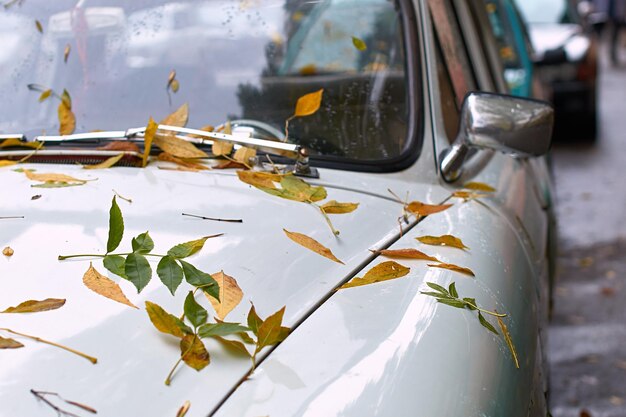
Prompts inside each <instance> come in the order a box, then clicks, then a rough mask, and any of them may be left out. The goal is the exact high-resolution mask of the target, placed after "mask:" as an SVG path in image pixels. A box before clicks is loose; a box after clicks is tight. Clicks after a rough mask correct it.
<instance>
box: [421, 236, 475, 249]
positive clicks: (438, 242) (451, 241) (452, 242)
mask: <svg viewBox="0 0 626 417" xmlns="http://www.w3.org/2000/svg"><path fill="white" fill-rule="evenodd" d="M416 239H417V240H419V241H420V242H422V243H424V244H425V245H433V246H450V247H453V248H458V249H463V250H465V249H469V248H468V247H467V246H465V244H464V243H463V241H462V240H461V239H459V238H458V237H455V236H452V235H442V236H421V237H417V238H416Z"/></svg>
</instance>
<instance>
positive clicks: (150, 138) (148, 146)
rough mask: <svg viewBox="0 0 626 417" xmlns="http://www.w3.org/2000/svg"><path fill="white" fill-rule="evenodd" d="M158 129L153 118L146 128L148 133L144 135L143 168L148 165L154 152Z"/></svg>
mask: <svg viewBox="0 0 626 417" xmlns="http://www.w3.org/2000/svg"><path fill="white" fill-rule="evenodd" d="M158 128H159V125H158V124H157V123H156V122H155V121H154V119H153V118H152V117H151V118H150V120H148V126H146V131H145V133H144V135H143V155H142V157H141V159H142V164H141V166H142V167H144V168H145V167H146V165H148V158H149V157H150V151H151V150H152V142H154V137H155V135H156V132H157V129H158Z"/></svg>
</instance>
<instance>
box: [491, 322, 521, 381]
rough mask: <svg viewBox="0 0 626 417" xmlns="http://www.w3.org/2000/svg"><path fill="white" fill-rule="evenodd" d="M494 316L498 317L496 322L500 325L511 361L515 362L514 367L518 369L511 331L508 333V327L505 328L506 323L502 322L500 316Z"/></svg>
mask: <svg viewBox="0 0 626 417" xmlns="http://www.w3.org/2000/svg"><path fill="white" fill-rule="evenodd" d="M496 318H497V319H498V324H499V325H500V329H501V330H502V334H503V335H504V341H505V342H506V345H507V346H508V347H509V350H510V351H511V356H512V357H513V361H514V362H515V367H516V368H517V369H519V360H518V358H517V351H516V350H515V345H514V344H513V339H512V338H511V333H509V329H507V327H506V324H504V321H503V320H502V318H500V317H496Z"/></svg>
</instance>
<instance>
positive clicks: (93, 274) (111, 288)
mask: <svg viewBox="0 0 626 417" xmlns="http://www.w3.org/2000/svg"><path fill="white" fill-rule="evenodd" d="M83 284H85V286H86V287H87V288H89V289H90V290H91V291H93V292H95V293H97V294H100V295H101V296H103V297H106V298H109V299H111V300H113V301H117V302H118V303H121V304H124V305H127V306H129V307H133V308H138V307H137V306H136V305H134V304H133V303H131V302H130V301H129V300H128V298H126V296H125V295H124V292H123V291H122V289H121V288H120V286H119V285H118V284H117V283H116V282H115V281H112V280H110V279H109V278H107V277H105V276H104V275H102V274H101V273H99V272H98V271H97V270H96V269H95V268H94V267H93V265H92V264H91V263H89V269H87V272H85V274H84V275H83Z"/></svg>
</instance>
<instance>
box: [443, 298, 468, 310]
mask: <svg viewBox="0 0 626 417" xmlns="http://www.w3.org/2000/svg"><path fill="white" fill-rule="evenodd" d="M437 301H438V302H440V303H441V304H445V305H448V306H451V307H456V308H465V303H464V302H463V301H459V300H450V299H448V298H438V299H437Z"/></svg>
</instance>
